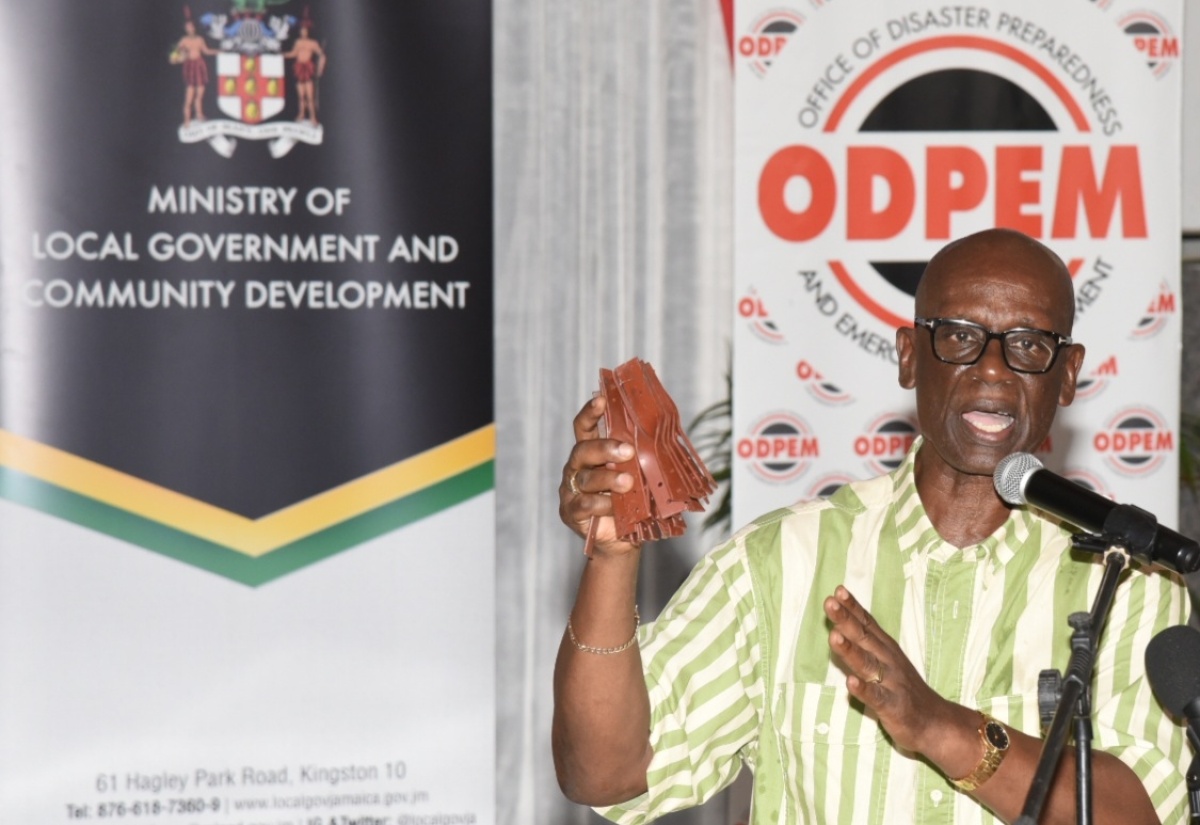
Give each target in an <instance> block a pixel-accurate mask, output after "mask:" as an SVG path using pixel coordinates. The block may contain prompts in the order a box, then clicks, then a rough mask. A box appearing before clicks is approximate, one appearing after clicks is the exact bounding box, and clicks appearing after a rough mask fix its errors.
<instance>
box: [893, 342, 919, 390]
mask: <svg viewBox="0 0 1200 825" xmlns="http://www.w3.org/2000/svg"><path fill="white" fill-rule="evenodd" d="M916 337H917V330H916V328H915V327H900V328H899V329H898V330H896V356H897V357H898V358H899V359H900V375H899V378H900V386H902V387H904V389H906V390H911V389H912V388H913V387H915V386H916V385H917V372H916V369H917V368H916V364H914V363H913V360H914V355H915V354H914V352H913V350H914V349H915V348H916V346H917V342H916Z"/></svg>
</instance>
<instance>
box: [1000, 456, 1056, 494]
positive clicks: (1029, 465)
mask: <svg viewBox="0 0 1200 825" xmlns="http://www.w3.org/2000/svg"><path fill="white" fill-rule="evenodd" d="M1042 466H1043V465H1042V462H1040V461H1038V460H1037V458H1035V457H1034V456H1032V455H1030V454H1029V453H1013V454H1012V455H1006V456H1005V457H1004V458H1002V459H1000V463H999V464H997V465H996V471H995V472H994V473H992V483H993V484H995V485H996V492H997V493H998V494H999V495H1000V498H1002V499H1004V501H1005V502H1007V503H1009V504H1013V505H1018V504H1025V503H1026V501H1025V482H1026V481H1028V480H1029V476H1030V474H1031V473H1035V472H1037V471H1038V470H1040V469H1042Z"/></svg>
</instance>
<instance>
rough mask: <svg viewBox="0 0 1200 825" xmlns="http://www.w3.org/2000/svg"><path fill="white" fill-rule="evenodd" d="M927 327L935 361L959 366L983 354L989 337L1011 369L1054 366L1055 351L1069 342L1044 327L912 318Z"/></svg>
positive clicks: (1039, 370) (1038, 369) (1040, 370)
mask: <svg viewBox="0 0 1200 825" xmlns="http://www.w3.org/2000/svg"><path fill="white" fill-rule="evenodd" d="M913 320H914V321H916V325H917V326H919V327H925V329H927V330H929V342H930V343H931V344H932V345H933V354H934V355H936V356H937V358H938V360H939V361H944V362H946V363H947V364H958V365H960V366H962V365H967V364H974V363H975V362H976V361H978V360H979V359H980V358H982V357H983V352H984V350H986V349H987V345H988V343H990V342H991V340H992V339H993V338H996V339H998V340H999V341H1000V350H1001V351H1002V352H1003V353H1004V363H1006V364H1008V368H1009V369H1010V370H1012V371H1013V372H1027V373H1043V372H1048V371H1049V370H1050V368H1051V367H1052V366H1054V361H1055V359H1057V358H1058V351H1059V350H1060V349H1062V348H1063V347H1066V346H1070V345H1071V344H1072V343H1073V342H1072V341H1071V339H1070V338H1069V337H1067V336H1065V335H1059V334H1058V333H1057V332H1050V331H1048V330H1044V329H1024V328H1018V329H1009V330H1005V331H1004V332H992V331H991V330H990V329H988V328H987V327H985V326H982V325H980V324H976V323H974V322H972V321H964V320H961V319H958V318H914V319H913Z"/></svg>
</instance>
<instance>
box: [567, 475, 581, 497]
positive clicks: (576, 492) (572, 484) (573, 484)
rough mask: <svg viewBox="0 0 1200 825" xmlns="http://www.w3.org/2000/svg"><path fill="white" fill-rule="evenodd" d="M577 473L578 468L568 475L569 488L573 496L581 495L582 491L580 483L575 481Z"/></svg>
mask: <svg viewBox="0 0 1200 825" xmlns="http://www.w3.org/2000/svg"><path fill="white" fill-rule="evenodd" d="M577 475H579V471H578V470H576V471H575V472H573V473H571V475H569V476H567V489H568V490H570V491H571V495H573V496H577V495H579V492H580V490H579V485H578V484H577V483H576V482H575V476H577Z"/></svg>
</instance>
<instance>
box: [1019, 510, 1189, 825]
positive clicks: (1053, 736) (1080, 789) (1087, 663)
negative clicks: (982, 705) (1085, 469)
mask: <svg viewBox="0 0 1200 825" xmlns="http://www.w3.org/2000/svg"><path fill="white" fill-rule="evenodd" d="M1104 528H1105V532H1104V533H1103V534H1102V535H1098V536H1093V535H1091V534H1089V533H1080V534H1076V535H1073V536H1072V537H1071V544H1072V546H1073V547H1075V548H1076V549H1077V550H1084V551H1087V552H1090V553H1097V554H1102V555H1103V556H1104V577H1103V579H1101V581H1100V589H1099V590H1098V591H1097V592H1096V598H1095V600H1094V601H1093V602H1092V611H1091V613H1072V614H1071V616H1070V617H1069V618H1068V621H1069V622H1070V624H1071V627H1072V628H1074V632H1073V633H1072V634H1071V658H1070V660H1069V661H1068V663H1067V675H1066V678H1065V679H1063V680H1062V686H1061V692H1060V693H1059V696H1058V706H1057V708H1056V709H1055V711H1054V718H1053V720H1052V721H1051V722H1050V727H1049V730H1048V731H1047V732H1046V734H1045V737H1044V739H1043V740H1042V753H1041V756H1040V757H1039V758H1038V764H1037V769H1036V771H1035V773H1034V775H1033V782H1032V783H1031V784H1030V786H1029V792H1028V795H1027V796H1026V797H1025V806H1024V807H1023V808H1022V809H1021V815H1020V816H1019V817H1017V819H1016V822H1015V825H1036V823H1037V821H1038V819H1039V818H1040V817H1041V814H1042V808H1043V807H1044V806H1045V804H1046V799H1047V797H1048V796H1049V795H1050V786H1051V784H1052V782H1053V780H1054V774H1055V773H1056V772H1057V770H1058V763H1059V760H1060V759H1061V758H1062V751H1063V748H1064V747H1065V746H1066V743H1067V733H1068V730H1069V727H1070V725H1071V723H1072V721H1074V723H1075V811H1076V822H1078V823H1079V825H1091V823H1092V719H1091V715H1092V709H1091V684H1092V670H1093V667H1094V665H1095V659H1096V646H1097V644H1098V643H1099V641H1100V635H1101V634H1102V633H1103V632H1104V626H1105V624H1106V623H1107V621H1108V614H1109V611H1110V610H1111V608H1112V600H1113V596H1114V594H1115V593H1116V591H1117V583H1118V580H1119V578H1120V576H1121V571H1122V570H1123V569H1124V568H1125V566H1126V565H1127V564H1128V563H1129V557H1130V556H1131V555H1134V556H1140V557H1142V558H1146V557H1148V555H1149V552H1150V549H1151V547H1153V545H1154V537H1155V532H1156V531H1157V529H1158V522H1157V520H1156V519H1155V518H1154V516H1152V515H1151V514H1150V513H1148V512H1146V511H1145V510H1143V509H1141V508H1140V507H1136V506H1134V505H1132V504H1120V505H1117V506H1116V507H1115V508H1114V509H1113V511H1112V513H1111V514H1110V515H1109V517H1108V518H1107V519H1106V520H1105V522H1104ZM1043 673H1045V672H1044V671H1043ZM1052 673H1054V676H1055V677H1057V676H1058V674H1057V672H1053V671H1052ZM1197 779H1198V782H1200V776H1198V777H1197ZM1198 793H1200V791H1198Z"/></svg>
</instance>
